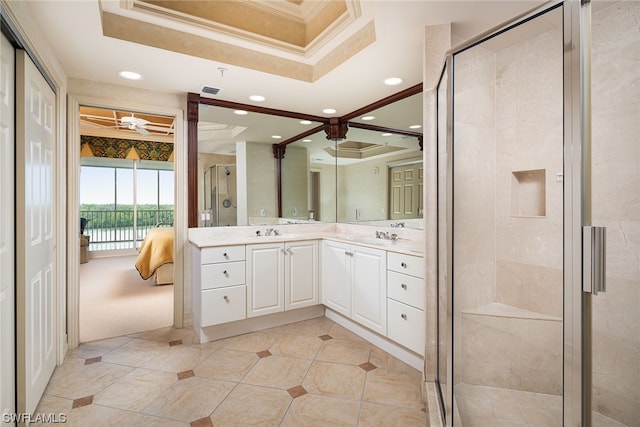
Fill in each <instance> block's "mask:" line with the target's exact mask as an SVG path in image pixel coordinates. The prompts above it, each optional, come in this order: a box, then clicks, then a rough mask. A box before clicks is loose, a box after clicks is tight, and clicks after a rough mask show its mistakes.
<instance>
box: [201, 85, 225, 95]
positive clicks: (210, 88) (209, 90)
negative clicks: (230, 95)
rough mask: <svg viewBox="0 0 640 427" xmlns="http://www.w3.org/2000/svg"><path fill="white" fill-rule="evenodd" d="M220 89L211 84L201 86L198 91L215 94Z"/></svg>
mask: <svg viewBox="0 0 640 427" xmlns="http://www.w3.org/2000/svg"><path fill="white" fill-rule="evenodd" d="M221 91H222V89H220V88H219V87H213V86H206V85H205V86H202V89H200V92H202V93H206V94H209V95H217V94H219V93H220V92H221Z"/></svg>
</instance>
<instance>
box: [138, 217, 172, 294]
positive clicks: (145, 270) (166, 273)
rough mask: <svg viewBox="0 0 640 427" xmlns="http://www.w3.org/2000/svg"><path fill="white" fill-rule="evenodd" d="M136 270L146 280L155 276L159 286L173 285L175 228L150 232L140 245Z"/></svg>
mask: <svg viewBox="0 0 640 427" xmlns="http://www.w3.org/2000/svg"><path fill="white" fill-rule="evenodd" d="M136 270H138V273H140V277H142V278H143V279H144V280H148V279H150V278H152V277H153V276H155V281H156V284H157V285H166V284H169V283H173V227H156V228H152V229H151V230H149V232H148V233H147V236H146V237H145V238H144V240H143V241H142V245H140V250H139V253H138V258H137V259H136Z"/></svg>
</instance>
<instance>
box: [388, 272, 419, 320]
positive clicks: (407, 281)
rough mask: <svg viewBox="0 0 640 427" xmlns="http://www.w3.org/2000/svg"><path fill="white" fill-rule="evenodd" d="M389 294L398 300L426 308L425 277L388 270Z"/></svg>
mask: <svg viewBox="0 0 640 427" xmlns="http://www.w3.org/2000/svg"><path fill="white" fill-rule="evenodd" d="M387 296H388V297H389V298H393V299H394V300H396V301H400V302H403V303H405V304H408V305H411V306H413V307H415V308H419V309H420V310H424V305H425V304H424V298H425V287H424V279H421V278H419V277H413V276H409V275H408V274H402V273H396V272H395V271H388V272H387Z"/></svg>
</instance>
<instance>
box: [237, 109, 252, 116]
mask: <svg viewBox="0 0 640 427" xmlns="http://www.w3.org/2000/svg"><path fill="white" fill-rule="evenodd" d="M234 114H237V115H239V116H246V115H247V114H249V113H248V112H247V111H245V110H235V111H234Z"/></svg>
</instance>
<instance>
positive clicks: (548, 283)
mask: <svg viewBox="0 0 640 427" xmlns="http://www.w3.org/2000/svg"><path fill="white" fill-rule="evenodd" d="M451 71H452V74H450V76H452V77H451V78H452V88H453V102H452V126H453V129H452V147H451V152H450V153H449V155H450V156H451V157H452V167H451V168H452V176H451V180H452V189H451V193H450V194H451V197H452V201H451V202H452V227H453V229H452V231H451V239H452V248H453V249H452V250H453V252H452V259H451V260H450V261H451V262H452V275H453V277H451V278H450V279H451V282H452V284H451V286H452V299H453V301H452V304H453V305H452V317H453V322H452V324H453V344H452V348H453V355H452V364H453V371H452V375H453V378H452V380H453V381H452V384H453V408H452V414H451V418H452V421H453V425H463V426H465V427H467V426H488V425H520V424H524V425H536V426H538V425H540V426H561V425H562V421H563V420H562V416H563V414H562V405H563V398H562V395H563V291H564V288H563V275H564V266H563V237H564V236H563V225H564V220H563V215H564V209H563V202H564V188H563V135H564V134H563V16H562V7H556V8H554V9H552V10H550V11H546V12H545V13H542V14H539V15H537V16H534V17H532V18H531V19H528V20H525V21H521V22H519V23H518V24H516V25H513V26H511V27H506V28H505V30H504V31H503V32H500V33H497V34H495V35H493V36H492V37H490V38H487V39H484V40H479V41H478V42H477V43H472V44H470V45H469V46H468V48H463V49H461V50H460V51H457V52H455V53H453V55H452V70H451ZM448 422H449V423H450V421H448Z"/></svg>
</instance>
